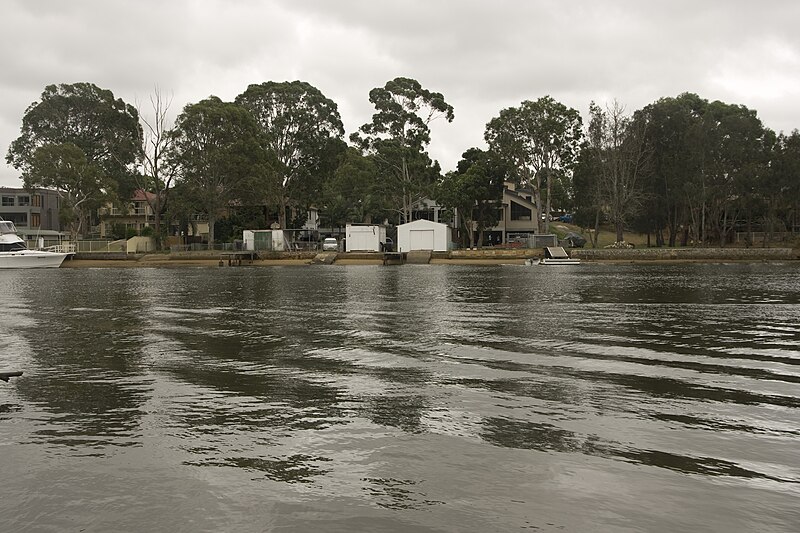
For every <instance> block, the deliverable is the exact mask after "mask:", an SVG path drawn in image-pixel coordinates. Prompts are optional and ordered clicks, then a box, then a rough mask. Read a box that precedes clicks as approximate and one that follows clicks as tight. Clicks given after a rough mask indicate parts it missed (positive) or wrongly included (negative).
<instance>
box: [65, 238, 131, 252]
mask: <svg viewBox="0 0 800 533" xmlns="http://www.w3.org/2000/svg"><path fill="white" fill-rule="evenodd" d="M70 246H72V247H73V249H72V251H73V252H78V253H93V252H98V253H99V252H125V251H126V250H127V241H125V239H121V240H118V241H105V240H100V241H76V242H75V243H74V244H72V243H70Z"/></svg>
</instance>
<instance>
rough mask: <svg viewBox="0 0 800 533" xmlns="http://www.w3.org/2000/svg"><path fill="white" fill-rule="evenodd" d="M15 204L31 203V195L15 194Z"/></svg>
mask: <svg viewBox="0 0 800 533" xmlns="http://www.w3.org/2000/svg"><path fill="white" fill-rule="evenodd" d="M17 205H20V206H27V205H31V197H30V196H28V195H27V194H26V195H22V196H17Z"/></svg>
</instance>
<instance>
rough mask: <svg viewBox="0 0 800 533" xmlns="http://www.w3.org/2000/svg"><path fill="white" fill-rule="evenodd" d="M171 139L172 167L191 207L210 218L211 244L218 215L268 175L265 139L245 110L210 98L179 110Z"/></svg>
mask: <svg viewBox="0 0 800 533" xmlns="http://www.w3.org/2000/svg"><path fill="white" fill-rule="evenodd" d="M172 136H173V139H172V143H173V145H172V150H171V152H170V159H171V164H174V165H176V166H177V167H178V169H179V175H178V176H179V181H180V182H181V183H182V185H183V186H184V190H187V191H188V194H189V195H190V197H191V198H192V200H193V204H194V206H195V207H196V208H197V209H198V210H199V211H200V212H202V213H205V214H206V215H207V216H208V226H209V228H208V229H209V235H208V241H209V244H213V243H214V223H215V222H216V220H217V218H218V217H219V215H220V214H221V213H222V212H223V211H224V210H225V209H226V208H228V207H229V206H230V205H231V203H233V202H238V201H240V200H241V199H243V198H246V197H247V196H248V195H252V194H253V191H254V190H259V187H261V186H262V184H263V181H264V176H266V175H268V173H269V172H270V171H271V169H270V159H269V157H268V153H267V150H266V143H265V141H264V138H263V133H262V131H261V128H260V127H259V125H258V123H256V121H255V119H254V118H253V116H252V115H251V114H250V113H249V112H248V111H247V110H246V109H244V108H243V107H241V106H239V105H236V104H234V103H229V102H223V101H222V100H220V99H219V98H217V97H216V96H210V97H208V98H206V99H205V100H203V101H201V102H198V103H196V104H189V105H187V106H186V107H185V108H184V109H183V112H182V113H181V114H180V115H179V116H178V119H177V120H176V124H175V129H174V130H173V133H172Z"/></svg>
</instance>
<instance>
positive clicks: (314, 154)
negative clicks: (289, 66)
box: [236, 81, 346, 228]
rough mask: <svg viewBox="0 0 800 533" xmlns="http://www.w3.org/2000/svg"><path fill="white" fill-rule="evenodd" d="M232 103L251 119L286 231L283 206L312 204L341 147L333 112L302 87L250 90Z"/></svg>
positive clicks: (321, 97) (295, 84) (331, 104)
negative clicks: (268, 160)
mask: <svg viewBox="0 0 800 533" xmlns="http://www.w3.org/2000/svg"><path fill="white" fill-rule="evenodd" d="M236 103H237V104H239V105H241V106H242V107H244V108H245V109H247V110H248V111H249V112H250V113H251V114H252V115H253V117H254V118H255V120H256V122H257V123H258V125H259V127H260V129H261V131H262V133H263V135H264V138H265V140H266V143H267V144H266V146H267V148H268V150H269V151H270V152H271V154H272V158H273V160H274V162H275V165H274V168H273V172H274V173H275V177H276V178H277V184H278V187H277V188H276V189H275V190H273V194H272V195H271V196H273V201H274V203H275V204H276V205H277V206H278V217H279V220H278V221H279V223H280V225H281V227H284V228H285V227H286V222H287V220H286V210H287V206H293V207H297V206H298V205H304V206H305V207H308V206H309V205H310V204H311V203H313V202H315V201H316V200H317V198H318V197H319V195H320V194H321V191H322V184H323V183H324V181H325V179H326V178H330V177H331V176H332V175H333V171H334V170H335V168H336V163H337V161H338V157H339V155H340V154H341V152H342V151H344V149H345V147H346V146H345V144H344V142H343V141H342V140H341V138H342V136H343V135H344V128H343V126H342V120H341V117H340V116H339V110H338V107H337V105H336V103H335V102H334V101H333V100H331V99H329V98H326V97H325V95H323V94H322V92H320V90H319V89H317V88H316V87H314V86H312V85H310V84H309V83H306V82H303V81H293V82H272V81H270V82H265V83H261V84H258V85H255V84H254V85H250V86H249V87H248V88H247V90H246V91H245V92H243V93H242V94H240V95H239V96H237V97H236Z"/></svg>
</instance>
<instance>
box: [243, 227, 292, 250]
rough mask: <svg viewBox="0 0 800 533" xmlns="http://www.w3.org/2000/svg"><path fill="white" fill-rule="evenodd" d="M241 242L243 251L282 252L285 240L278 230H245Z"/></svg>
mask: <svg viewBox="0 0 800 533" xmlns="http://www.w3.org/2000/svg"><path fill="white" fill-rule="evenodd" d="M242 240H244V249H245V250H250V251H256V252H258V251H268V252H282V251H284V250H285V249H286V238H285V237H284V235H283V230H280V229H252V230H251V229H246V230H244V231H243V232H242Z"/></svg>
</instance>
